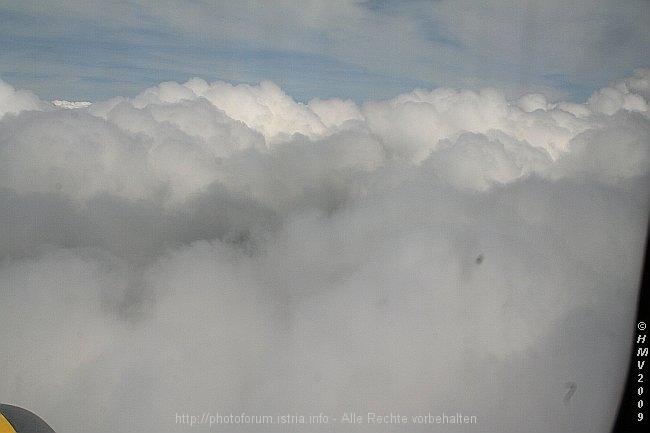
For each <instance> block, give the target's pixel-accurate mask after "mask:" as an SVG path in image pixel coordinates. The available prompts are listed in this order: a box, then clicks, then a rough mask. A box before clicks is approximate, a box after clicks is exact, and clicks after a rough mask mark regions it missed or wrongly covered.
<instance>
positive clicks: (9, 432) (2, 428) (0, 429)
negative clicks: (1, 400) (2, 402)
mask: <svg viewBox="0 0 650 433" xmlns="http://www.w3.org/2000/svg"><path fill="white" fill-rule="evenodd" d="M0 433H16V430H14V428H13V427H12V426H11V424H9V421H7V418H5V417H4V416H3V415H2V414H1V413H0Z"/></svg>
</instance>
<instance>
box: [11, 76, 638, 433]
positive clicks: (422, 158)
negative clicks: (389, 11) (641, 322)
mask: <svg viewBox="0 0 650 433" xmlns="http://www.w3.org/2000/svg"><path fill="white" fill-rule="evenodd" d="M649 88H650V71H648V70H638V71H636V72H635V76H634V77H631V78H627V79H622V80H618V81H615V82H613V83H611V84H610V85H609V86H608V87H605V88H603V89H601V90H599V91H597V92H595V93H594V94H593V96H592V97H591V98H590V99H589V100H588V101H587V102H586V103H584V104H576V103H568V102H558V103H552V102H549V100H548V99H547V97H546V96H544V95H542V94H529V95H524V96H522V97H520V98H519V99H517V100H509V99H508V98H507V97H506V96H505V94H504V93H503V92H502V91H500V90H498V89H494V88H487V89H484V90H480V91H470V90H457V89H447V88H440V89H436V90H433V91H430V90H425V89H416V90H414V91H412V92H409V93H405V94H402V95H399V96H397V97H395V98H393V99H390V100H383V101H368V102H366V103H363V104H361V105H358V104H356V103H354V102H352V101H350V100H341V99H330V100H324V99H314V100H311V101H310V102H308V103H306V104H305V103H300V102H296V101H295V100H294V99H293V98H291V97H290V96H289V95H287V94H286V93H285V92H284V91H283V90H282V89H281V88H280V87H278V86H277V85H276V84H274V83H272V82H270V81H265V82H262V83H260V84H259V85H257V86H252V85H232V84H229V83H226V82H221V81H218V82H214V83H208V82H206V81H204V80H201V79H198V78H196V79H192V80H190V81H188V82H186V83H183V84H179V83H174V82H165V83H161V84H159V85H158V86H155V87H152V88H149V89H147V90H145V91H144V92H142V93H140V94H139V95H137V96H135V97H133V98H124V97H118V98H114V99H110V100H107V101H102V102H97V103H93V104H91V105H89V106H82V105H85V104H81V105H80V104H72V105H73V106H74V107H76V108H77V109H75V110H67V109H64V108H66V107H67V106H68V104H54V105H52V104H47V103H43V102H42V101H39V100H38V99H37V98H36V97H35V96H33V95H32V94H31V93H29V92H26V91H21V90H15V89H14V88H13V87H11V86H9V85H8V84H6V83H4V82H0V107H1V110H3V111H1V112H0V113H1V115H2V116H3V117H2V118H1V119H0V221H1V222H2V224H1V225H0V257H1V259H2V261H1V262H0V290H1V292H2V293H3V302H2V304H0V327H1V328H2V329H3V330H4V331H3V332H4V335H3V338H5V343H4V344H6V345H7V346H8V347H12V348H13V351H12V353H11V356H9V357H0V369H1V370H2V371H3V372H4V373H3V377H2V379H0V400H2V401H11V402H14V403H16V404H23V405H25V406H28V407H30V408H34V409H37V410H38V412H39V414H41V415H43V416H44V417H45V418H46V419H47V420H48V421H49V422H51V424H52V425H53V426H54V427H55V429H58V430H60V431H69V432H81V431H88V430H92V431H97V432H100V433H101V432H109V431H114V430H116V429H118V428H119V429H123V430H137V431H178V430H179V429H183V428H185V427H186V426H183V425H177V424H175V418H174V414H176V413H181V412H182V413H191V412H193V411H195V412H197V413H203V412H208V411H212V412H214V413H216V412H219V413H222V414H227V413H241V412H247V413H250V414H269V415H276V414H277V413H278V412H281V413H291V414H294V413H300V414H304V415H307V414H309V413H310V412H311V413H321V412H323V413H326V414H328V415H329V416H330V418H340V416H341V415H342V413H343V412H359V413H365V412H367V411H371V412H377V413H382V412H386V413H388V412H393V413H395V412H401V413H404V414H406V415H419V414H426V413H429V412H430V413H432V414H433V413H442V412H446V413H455V412H461V413H463V414H468V415H477V416H478V418H479V423H480V424H481V430H482V431H485V432H488V433H489V432H501V431H521V430H526V431H531V432H549V431H572V432H599V431H602V432H605V431H608V430H609V428H610V423H611V422H612V420H613V416H614V414H615V411H616V409H617V399H618V396H619V394H620V392H621V390H622V385H623V379H624V374H625V367H626V365H627V364H626V362H627V355H628V347H629V343H630V341H631V340H630V338H631V336H630V335H628V331H629V329H630V325H631V322H632V320H633V312H634V310H635V305H634V303H635V300H636V293H637V292H636V291H637V283H638V272H639V263H640V260H639V257H641V253H642V248H643V239H644V229H645V224H646V219H647V217H648V206H649V203H648V196H647V187H648V183H649V172H648V170H649V169H650V113H649V112H648V105H647V104H648V101H649V99H650V94H649V91H648V89H649ZM17 324H18V325H17ZM603 348H607V350H603ZM568 381H571V382H574V383H576V384H577V386H578V388H577V391H576V393H575V396H574V397H572V399H571V400H570V402H569V403H568V404H567V403H566V402H564V396H565V393H566V389H565V388H564V387H565V384H566V382H568ZM70 408H79V410H78V412H77V411H76V409H75V410H70ZM522 413H523V414H525V416H523V417H522V416H520V415H515V414H522ZM116 424H117V425H116ZM204 427H206V426H196V425H195V426H194V427H192V428H193V429H194V430H196V429H199V430H201V431H203V430H205V431H208V428H207V427H206V428H205V429H204ZM241 427H242V431H258V430H259V431H261V429H262V428H263V430H264V431H286V430H287V429H286V426H281V425H270V426H263V427H261V426H241ZM338 427H339V426H337V429H338ZM341 427H342V429H343V430H345V429H346V428H347V429H348V430H346V431H377V426H368V425H361V426H354V427H349V426H345V425H343V426H341ZM425 427H427V426H422V425H420V426H417V425H410V426H408V427H407V428H405V429H404V430H405V431H406V430H409V431H410V430H412V431H420V430H421V431H428V427H427V428H425ZM187 428H189V427H187ZM213 428H214V427H213ZM381 428H382V427H380V428H379V430H381ZM316 430H318V428H317V427H315V426H299V428H297V429H296V431H316ZM381 431H384V430H381ZM385 431H389V430H385ZM390 431H395V430H394V429H391V430H390ZM449 431H466V429H463V428H462V426H453V425H450V426H449Z"/></svg>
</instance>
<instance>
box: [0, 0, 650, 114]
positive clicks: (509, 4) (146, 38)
mask: <svg viewBox="0 0 650 433" xmlns="http://www.w3.org/2000/svg"><path fill="white" fill-rule="evenodd" d="M648 22H650V1H647V0H627V1H625V2H620V1H615V0H565V1H562V0H547V1H537V0H519V1H516V0H495V1H470V0H437V1H418V0H409V1H392V0H365V1H361V0H330V1H327V2H326V1H322V0H317V1H316V0H311V1H310V0H303V1H292V0H284V1H264V2H263V1H250V0H249V1H246V0H238V1H230V0H228V1H208V0H188V1H178V0H158V1H153V0H130V1H128V0H119V1H106V0H105V1H97V0H83V1H82V0H67V1H66V0H50V1H47V2H42V1H36V0H23V1H20V2H17V1H14V0H0V45H1V46H2V47H3V49H2V50H0V78H1V79H3V80H5V81H7V82H9V83H10V84H12V85H13V86H15V87H19V88H28V89H31V90H33V91H34V92H35V93H36V94H38V95H39V96H40V97H41V98H44V99H55V98H58V99H68V100H91V101H94V100H100V99H106V98H109V97H112V96H116V95H125V96H131V95H134V94H136V93H138V92H140V91H141V90H143V89H145V88H147V87H149V86H151V85H155V84H157V83H159V82H161V81H169V80H173V81H179V82H183V81H185V80H187V79H188V78H191V77H194V76H198V77H201V78H204V79H206V80H208V81H213V80H226V81H229V82H235V83H238V82H247V83H257V82H259V81H261V80H265V79H269V80H272V81H275V82H276V83H278V84H279V85H280V86H281V87H282V88H283V89H284V90H285V91H286V92H287V93H289V94H290V95H292V96H293V97H295V98H296V99H298V100H302V101H307V100H309V99H311V98H312V97H321V98H326V97H334V96H338V97H342V98H352V99H354V100H356V101H362V100H368V99H381V98H387V97H391V96H393V95H395V94H398V93H401V92H404V91H408V90H410V89H413V88H414V87H427V88H435V87H438V86H452V87H469V88H477V87H484V86H496V87H500V88H504V89H505V90H506V92H507V93H508V94H509V96H513V97H514V96H517V95H519V94H521V93H523V92H529V91H539V92H544V93H546V94H547V95H549V97H550V98H551V99H554V98H563V99H573V100H577V101H581V100H585V99H586V98H587V97H588V96H589V94H590V93H591V92H592V91H593V90H594V89H596V88H599V87H602V86H603V85H605V84H606V83H607V82H608V81H609V80H612V79H615V78H619V77H623V76H627V75H629V74H630V73H631V71H632V70H633V69H634V68H636V67H644V66H645V67H647V66H648V62H649V60H648V59H650V31H649V30H647V23H648Z"/></svg>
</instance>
